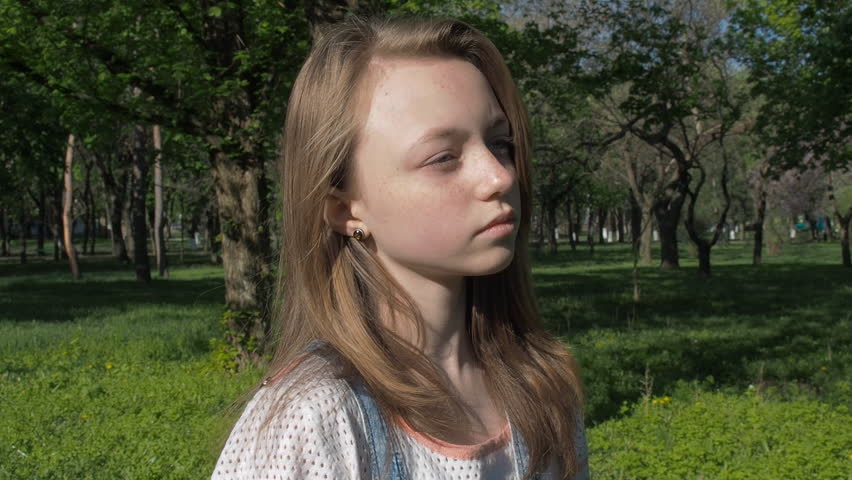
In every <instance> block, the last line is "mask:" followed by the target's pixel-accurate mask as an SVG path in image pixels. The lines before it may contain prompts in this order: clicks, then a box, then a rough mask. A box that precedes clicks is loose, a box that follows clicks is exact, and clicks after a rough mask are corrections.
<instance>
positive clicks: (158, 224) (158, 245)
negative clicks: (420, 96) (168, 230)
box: [153, 125, 169, 277]
mask: <svg viewBox="0 0 852 480" xmlns="http://www.w3.org/2000/svg"><path fill="white" fill-rule="evenodd" d="M153 135H154V137H153V140H154V252H155V254H156V257H157V271H158V273H159V275H160V276H161V277H168V276H169V274H168V258H167V257H166V245H165V239H164V238H163V227H164V225H163V167H162V165H161V160H162V156H163V153H162V152H163V141H162V138H161V136H160V126H159V125H154V128H153Z"/></svg>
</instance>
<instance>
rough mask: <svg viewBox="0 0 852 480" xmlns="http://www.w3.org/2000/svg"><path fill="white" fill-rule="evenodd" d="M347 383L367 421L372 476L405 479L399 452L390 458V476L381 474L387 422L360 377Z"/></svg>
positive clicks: (384, 454) (375, 477) (386, 450)
mask: <svg viewBox="0 0 852 480" xmlns="http://www.w3.org/2000/svg"><path fill="white" fill-rule="evenodd" d="M349 384H350V385H351V386H352V391H353V392H355V397H356V398H357V399H358V404H359V405H360V406H361V411H362V412H363V413H364V419H365V420H366V422H367V443H368V445H369V446H370V468H371V469H372V471H373V478H374V479H377V480H383V479H388V480H407V479H408V475H407V474H406V471H405V465H404V463H403V461H402V455H401V454H400V453H399V452H393V456H392V458H391V460H390V476H385V477H382V476H381V474H382V473H384V472H385V471H386V470H385V469H384V466H385V457H386V455H387V452H388V429H387V424H386V423H385V419H384V417H383V416H382V412H381V410H379V407H378V405H376V401H375V400H373V397H372V395H370V392H369V391H367V387H366V386H364V383H363V382H362V381H361V380H360V379H354V380H352V381H350V382H349Z"/></svg>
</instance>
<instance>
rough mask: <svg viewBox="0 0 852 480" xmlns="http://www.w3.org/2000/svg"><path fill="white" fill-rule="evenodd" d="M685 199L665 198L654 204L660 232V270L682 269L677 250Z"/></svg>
mask: <svg viewBox="0 0 852 480" xmlns="http://www.w3.org/2000/svg"><path fill="white" fill-rule="evenodd" d="M684 199H685V197H684V196H683V195H677V196H675V197H674V198H664V199H661V200H659V201H657V202H655V203H654V217H655V218H656V220H657V227H658V228H659V230H660V268H662V269H663V270H672V269H675V268H679V267H680V255H679V254H678V250H677V227H678V224H679V222H680V211H681V207H682V206H683V202H684Z"/></svg>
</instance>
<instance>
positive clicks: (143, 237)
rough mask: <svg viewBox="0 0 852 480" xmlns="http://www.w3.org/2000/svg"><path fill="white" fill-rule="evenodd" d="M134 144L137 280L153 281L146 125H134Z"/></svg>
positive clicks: (133, 216) (132, 199) (132, 211)
mask: <svg viewBox="0 0 852 480" xmlns="http://www.w3.org/2000/svg"><path fill="white" fill-rule="evenodd" d="M132 143H133V146H132V148H131V151H130V152H129V153H130V157H131V165H132V167H131V172H132V181H131V195H130V217H131V222H130V225H131V233H132V235H133V265H134V267H135V269H136V281H138V282H143V283H148V282H150V281H151V264H150V261H149V259H148V222H147V221H146V220H145V197H146V194H147V193H148V158H147V153H148V152H147V151H146V135H145V127H143V126H141V125H136V126H134V127H133V141H132Z"/></svg>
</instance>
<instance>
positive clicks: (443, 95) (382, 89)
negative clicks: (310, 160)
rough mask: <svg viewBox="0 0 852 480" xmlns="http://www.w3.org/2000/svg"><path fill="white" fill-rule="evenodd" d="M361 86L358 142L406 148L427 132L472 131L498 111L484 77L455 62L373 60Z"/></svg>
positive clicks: (467, 66)
mask: <svg viewBox="0 0 852 480" xmlns="http://www.w3.org/2000/svg"><path fill="white" fill-rule="evenodd" d="M364 86H365V88H364V89H363V90H362V92H363V96H362V99H361V101H360V102H359V105H358V109H359V112H358V114H359V117H360V118H361V138H362V140H363V141H364V143H371V142H372V141H373V140H374V139H376V138H377V137H378V138H380V139H381V138H382V137H385V140H388V138H387V136H392V139H393V140H394V143H401V144H406V143H411V142H413V141H415V140H416V138H417V137H419V135H420V134H422V133H423V131H425V130H427V129H429V128H432V127H458V128H472V127H473V126H478V125H479V124H480V123H481V122H482V121H487V120H489V119H491V118H493V117H494V116H496V115H498V114H499V113H500V112H501V110H500V104H499V103H498V102H497V99H496V98H495V96H494V94H493V92H492V90H491V87H490V85H489V84H488V81H487V80H486V79H485V76H484V75H482V73H481V72H480V71H479V70H478V69H477V68H476V67H475V66H473V65H472V64H470V63H469V62H466V61H464V60H461V59H456V58H404V59H396V58H394V59H374V60H373V61H372V62H371V63H370V67H369V69H368V73H367V75H366V77H365V82H364ZM385 147H386V148H387V146H385Z"/></svg>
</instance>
